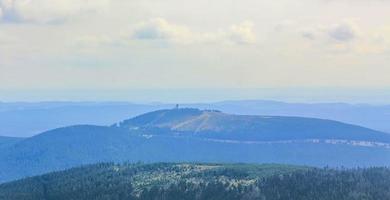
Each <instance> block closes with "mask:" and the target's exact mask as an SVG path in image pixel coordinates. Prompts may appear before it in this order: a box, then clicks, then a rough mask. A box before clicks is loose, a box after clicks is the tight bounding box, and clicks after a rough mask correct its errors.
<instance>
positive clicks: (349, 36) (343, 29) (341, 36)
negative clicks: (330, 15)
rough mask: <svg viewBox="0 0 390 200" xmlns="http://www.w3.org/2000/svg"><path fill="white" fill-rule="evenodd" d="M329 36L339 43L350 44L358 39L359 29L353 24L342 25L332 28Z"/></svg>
mask: <svg viewBox="0 0 390 200" xmlns="http://www.w3.org/2000/svg"><path fill="white" fill-rule="evenodd" d="M328 35H329V37H331V38H332V39H334V40H336V41H339V42H348V41H351V40H353V39H355V38H356V37H357V28H356V26H354V25H353V24H351V23H341V24H336V25H333V26H332V27H330V29H329V30H328Z"/></svg>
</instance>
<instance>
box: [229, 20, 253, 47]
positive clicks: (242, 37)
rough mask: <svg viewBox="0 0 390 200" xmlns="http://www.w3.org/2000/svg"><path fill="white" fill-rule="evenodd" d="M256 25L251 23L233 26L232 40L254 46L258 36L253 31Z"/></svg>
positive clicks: (246, 22)
mask: <svg viewBox="0 0 390 200" xmlns="http://www.w3.org/2000/svg"><path fill="white" fill-rule="evenodd" d="M253 27H254V24H253V23H252V22H250V21H245V22H242V23H241V24H239V25H233V26H232V27H231V29H230V33H229V34H230V39H231V40H232V41H234V42H236V43H240V44H253V43H255V42H256V35H255V33H254V31H253Z"/></svg>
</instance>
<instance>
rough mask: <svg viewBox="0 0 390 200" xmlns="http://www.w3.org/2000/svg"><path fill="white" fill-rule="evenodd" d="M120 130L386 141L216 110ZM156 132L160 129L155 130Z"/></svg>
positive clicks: (169, 113)
mask: <svg viewBox="0 0 390 200" xmlns="http://www.w3.org/2000/svg"><path fill="white" fill-rule="evenodd" d="M119 126H120V127H122V128H134V127H137V128H139V129H149V130H150V129H154V130H153V131H152V132H155V133H158V132H160V131H161V132H163V131H167V130H168V131H169V132H174V133H176V134H195V135H198V136H204V137H210V138H218V139H235V140H255V141H275V140H302V139H338V140H361V141H376V142H390V134H387V133H383V132H380V131H375V130H372V129H368V128H364V127H360V126H356V125H351V124H345V123H341V122H337V121H333V120H323V119H314V118H303V117H283V116H254V115H233V114H226V113H222V112H220V111H217V110H199V109H193V108H181V109H166V110H158V111H155V112H150V113H146V114H144V115H140V116H137V117H135V118H132V119H129V120H125V121H123V122H121V123H120V124H119ZM158 129H160V130H158Z"/></svg>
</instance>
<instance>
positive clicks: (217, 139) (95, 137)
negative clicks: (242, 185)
mask: <svg viewBox="0 0 390 200" xmlns="http://www.w3.org/2000/svg"><path fill="white" fill-rule="evenodd" d="M0 145H1V146H0V148H1V149H0V150H1V151H0V182H5V181H9V180H15V179H19V178H23V177H27V176H33V175H38V174H43V173H47V172H51V171H56V170H63V169H67V168H71V167H75V166H80V165H86V164H92V163H98V162H138V161H142V162H146V163H151V162H223V163H233V162H243V163H282V164H298V165H310V166H334V167H340V166H345V167H357V166H359V167H360V166H362V167H364V166H389V165H390V156H389V155H390V134H387V133H385V132H381V131H376V130H372V129H369V128H364V127H361V126H356V125H351V124H346V123H341V122H337V121H332V120H323V119H315V118H303V117H284V116H256V115H235V114H226V113H223V112H221V111H218V110H200V109H193V108H180V109H163V110H157V111H153V112H149V113H146V114H142V115H139V116H136V117H133V118H130V119H128V120H124V121H121V122H117V123H114V124H112V125H110V126H95V125H76V126H68V127H63V128H57V129H53V130H50V131H46V132H43V133H41V134H38V135H35V136H33V137H28V138H13V139H12V138H0Z"/></svg>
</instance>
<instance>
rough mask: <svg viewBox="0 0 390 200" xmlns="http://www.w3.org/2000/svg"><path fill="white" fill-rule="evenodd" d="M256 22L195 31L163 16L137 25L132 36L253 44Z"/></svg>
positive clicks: (168, 39) (178, 41) (144, 38)
mask: <svg viewBox="0 0 390 200" xmlns="http://www.w3.org/2000/svg"><path fill="white" fill-rule="evenodd" d="M253 27H254V24H253V23H251V22H249V21H244V22H242V23H241V24H238V25H232V26H231V27H230V29H228V30H219V31H214V32H195V31H193V30H191V29H190V28H189V27H187V26H184V25H178V24H174V23H171V22H168V21H167V20H165V19H163V18H156V19H152V20H149V21H147V22H142V23H140V24H138V25H136V27H135V29H134V30H133V31H132V33H131V38H132V39H136V40H162V41H170V42H174V43H179V44H192V43H216V42H222V43H234V44H252V43H254V42H255V41H256V35H255V33H254V31H253Z"/></svg>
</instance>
